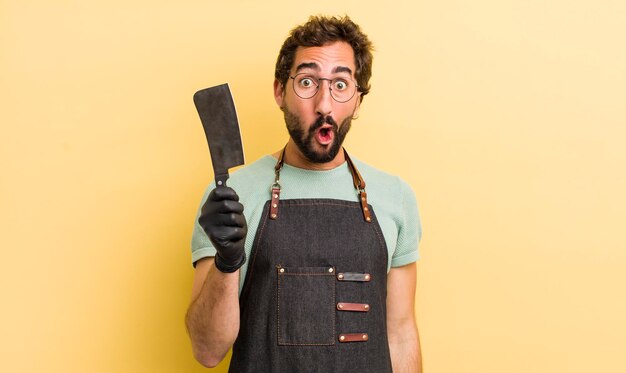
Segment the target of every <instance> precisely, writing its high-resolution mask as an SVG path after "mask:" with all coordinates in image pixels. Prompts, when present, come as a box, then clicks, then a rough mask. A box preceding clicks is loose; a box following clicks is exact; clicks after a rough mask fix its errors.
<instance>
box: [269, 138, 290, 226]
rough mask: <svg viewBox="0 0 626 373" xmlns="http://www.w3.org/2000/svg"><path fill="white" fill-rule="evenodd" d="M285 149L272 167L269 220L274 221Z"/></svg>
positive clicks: (276, 214)
mask: <svg viewBox="0 0 626 373" xmlns="http://www.w3.org/2000/svg"><path fill="white" fill-rule="evenodd" d="M285 149H287V145H285V147H284V148H283V151H282V152H280V155H279V156H278V162H276V165H275V166H274V174H275V175H276V176H275V177H274V184H272V187H271V188H270V189H271V192H272V202H271V204H270V219H272V220H276V219H278V202H280V170H281V169H282V168H283V164H284V163H285Z"/></svg>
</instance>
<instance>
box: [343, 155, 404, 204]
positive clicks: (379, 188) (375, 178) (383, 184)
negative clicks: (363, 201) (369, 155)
mask: <svg viewBox="0 0 626 373" xmlns="http://www.w3.org/2000/svg"><path fill="white" fill-rule="evenodd" d="M352 159H353V161H354V163H355V165H356V167H357V169H358V170H359V172H360V173H361V175H362V176H363V179H364V180H365V184H366V186H365V188H366V190H367V192H368V195H372V197H376V198H377V199H378V198H381V199H384V200H396V199H400V200H403V199H405V198H406V197H407V195H412V194H413V189H412V188H411V186H410V185H409V184H408V183H407V182H406V181H404V180H403V179H402V178H401V177H400V176H398V175H394V174H392V173H389V172H387V171H383V170H381V169H379V168H377V167H374V166H372V165H370V164H368V163H365V162H364V161H361V160H359V159H358V158H354V157H353V158H352Z"/></svg>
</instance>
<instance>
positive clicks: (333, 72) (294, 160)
mask: <svg viewBox="0 0 626 373" xmlns="http://www.w3.org/2000/svg"><path fill="white" fill-rule="evenodd" d="M303 65H306V66H304V67H302V66H303ZM313 65H314V66H313ZM299 66H300V67H301V68H300V69H299V68H298V67H299ZM347 69H349V71H350V72H348V71H347ZM355 70H356V67H355V64H354V52H353V51H352V47H351V46H350V45H349V44H347V43H345V42H335V43H332V44H326V45H324V46H321V47H307V48H303V47H299V48H298V49H297V50H296V57H295V60H294V64H293V66H292V67H291V74H290V75H291V76H294V75H296V74H297V73H303V72H306V73H311V74H313V75H316V76H318V77H321V78H329V79H332V78H335V77H338V76H348V77H350V78H352V79H353V80H356V79H355V77H354V71H355ZM328 84H329V83H328V81H322V82H321V87H320V89H319V91H318V92H317V94H316V95H315V96H313V97H312V98H309V99H302V98H300V97H298V96H297V95H296V94H295V93H294V91H293V85H292V80H291V79H290V80H288V81H287V84H286V85H285V86H282V85H281V84H280V83H279V82H278V81H275V82H274V99H275V100H276V103H277V104H278V106H279V107H280V108H281V110H282V111H283V112H285V113H286V114H285V121H286V123H287V126H288V127H289V126H292V127H293V126H299V127H300V129H301V130H302V131H303V132H304V133H305V134H307V133H308V132H309V129H310V128H311V127H313V126H314V124H315V122H316V121H317V120H318V119H319V118H320V117H321V118H327V117H331V118H332V119H333V120H334V122H335V123H336V124H337V131H338V132H342V131H346V130H347V129H349V126H350V122H351V120H352V118H353V117H355V116H356V115H357V113H358V109H359V105H360V93H359V92H357V93H356V94H355V95H354V97H352V99H350V100H349V101H348V102H344V103H339V102H337V101H335V100H334V99H333V98H332V97H331V96H330V91H329V89H328ZM346 126H347V127H346ZM290 132H292V131H291V130H290ZM339 137H340V136H337V134H336V133H335V135H334V140H333V143H335V142H336V141H338V139H339ZM308 145H309V146H310V148H311V149H312V151H314V152H316V153H318V154H327V153H329V151H330V150H331V149H332V148H333V146H332V145H333V144H329V145H323V144H320V143H319V142H317V141H315V139H311V140H309V141H308ZM340 145H341V144H339V147H338V149H340V148H341V146H340ZM344 161H345V157H344V155H343V152H341V151H337V152H336V155H335V156H334V157H332V158H331V159H329V160H328V161H326V162H324V163H318V162H315V161H314V160H311V159H309V158H308V157H307V156H306V155H305V154H304V152H303V151H302V150H301V149H300V148H299V147H298V146H297V144H296V142H295V141H294V140H293V139H292V138H291V137H290V138H289V142H288V143H287V148H286V149H285V162H286V163H288V164H290V165H292V166H295V167H299V168H306V169H312V170H330V169H333V168H335V167H337V166H339V165H341V164H342V163H343V162H344Z"/></svg>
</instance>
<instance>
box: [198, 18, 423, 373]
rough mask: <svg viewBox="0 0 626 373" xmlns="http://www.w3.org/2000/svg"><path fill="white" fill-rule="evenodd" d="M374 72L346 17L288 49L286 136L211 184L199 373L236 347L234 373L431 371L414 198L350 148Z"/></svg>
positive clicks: (368, 50)
mask: <svg viewBox="0 0 626 373" xmlns="http://www.w3.org/2000/svg"><path fill="white" fill-rule="evenodd" d="M371 71H372V45H371V42H370V41H369V39H368V37H367V36H366V35H365V34H364V33H363V32H362V31H361V29H360V27H359V26H358V25H356V24H355V23H354V22H352V21H351V20H350V19H349V18H348V17H342V18H337V17H321V16H316V17H311V18H310V19H309V21H308V22H306V23H305V24H303V25H301V26H298V27H296V28H295V29H293V30H292V31H291V33H290V35H289V37H288V38H287V39H286V40H285V42H284V44H283V46H282V48H281V50H280V53H279V56H278V60H277V63H276V70H275V81H274V98H275V100H276V103H277V104H278V107H279V108H280V110H282V111H283V113H284V117H285V123H286V125H287V130H288V132H289V140H288V142H287V144H286V146H285V147H284V148H283V149H281V150H279V151H277V152H275V153H274V154H272V155H267V156H265V157H263V158H261V159H259V160H257V161H256V162H254V163H252V164H250V165H248V166H246V167H244V168H242V169H240V170H238V171H237V172H235V173H233V175H232V176H231V178H230V180H229V185H230V187H225V186H219V187H217V188H215V185H210V186H209V188H207V192H206V193H205V195H204V197H203V199H202V202H201V207H200V209H199V212H198V216H197V219H196V222H195V228H194V233H193V238H192V261H193V263H194V266H195V278H194V283H193V288H192V302H191V304H190V306H189V309H188V311H187V317H186V324H187V329H188V331H189V335H190V339H191V343H192V347H193V351H194V355H195V357H196V359H197V360H198V361H199V362H200V363H201V364H203V365H205V366H207V367H214V366H216V365H217V364H219V362H220V361H222V359H223V358H224V357H225V355H226V354H227V352H228V351H229V349H230V348H231V347H232V349H233V354H232V358H231V364H230V370H229V371H230V372H376V373H381V372H391V371H392V370H393V371H395V372H421V354H420V345H419V337H418V332H417V327H416V322H415V314H414V303H415V288H416V274H415V268H416V264H415V262H416V261H417V259H418V243H419V240H420V237H421V225H420V220H419V214H418V210H417V204H416V201H415V196H414V194H413V192H412V190H411V188H410V187H409V186H408V185H407V184H406V183H405V182H403V181H402V180H401V179H399V178H398V177H395V176H391V175H389V174H386V173H384V172H382V171H379V170H377V169H375V168H373V167H371V166H368V165H367V164H365V163H363V162H361V161H359V160H358V159H351V157H350V156H349V155H348V153H347V152H346V150H345V149H344V148H343V146H342V144H343V141H344V139H345V136H346V135H347V133H348V131H349V130H350V126H351V123H352V120H353V119H354V118H355V117H356V116H357V113H358V110H359V107H360V105H361V103H362V101H363V97H364V96H365V95H366V94H367V93H368V92H369V90H370V84H369V79H370V76H371ZM366 181H367V183H366ZM244 207H245V209H244Z"/></svg>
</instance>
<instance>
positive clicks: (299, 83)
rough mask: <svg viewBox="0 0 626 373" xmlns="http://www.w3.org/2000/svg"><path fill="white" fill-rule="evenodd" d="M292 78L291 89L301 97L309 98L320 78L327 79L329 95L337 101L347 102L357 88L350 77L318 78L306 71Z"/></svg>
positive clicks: (313, 93)
mask: <svg viewBox="0 0 626 373" xmlns="http://www.w3.org/2000/svg"><path fill="white" fill-rule="evenodd" d="M289 78H290V79H293V91H294V92H295V93H296V95H297V96H298V97H300V98H303V99H309V98H311V97H313V96H315V94H317V91H319V89H320V86H321V84H322V80H327V81H328V83H329V84H328V89H329V90H330V96H331V97H332V98H333V99H334V100H335V101H337V102H341V103H343V102H348V101H350V99H351V98H352V97H354V94H355V93H356V91H357V90H358V88H359V86H358V85H357V84H356V83H355V82H354V80H352V79H350V78H344V77H338V78H333V79H328V78H318V77H315V76H313V75H310V74H308V73H300V74H296V75H295V76H290V77H289Z"/></svg>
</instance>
